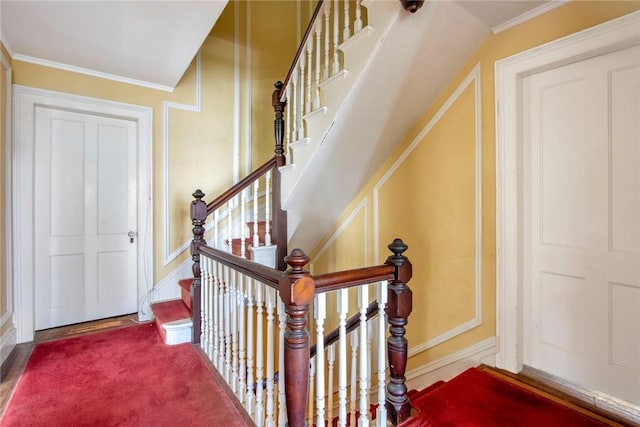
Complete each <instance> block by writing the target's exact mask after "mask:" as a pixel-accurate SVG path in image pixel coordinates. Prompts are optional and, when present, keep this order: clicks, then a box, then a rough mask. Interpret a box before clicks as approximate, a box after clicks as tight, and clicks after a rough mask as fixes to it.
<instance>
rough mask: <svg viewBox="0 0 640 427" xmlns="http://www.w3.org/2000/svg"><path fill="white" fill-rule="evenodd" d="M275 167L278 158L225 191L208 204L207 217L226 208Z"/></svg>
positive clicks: (271, 159) (273, 158)
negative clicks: (243, 191)
mask: <svg viewBox="0 0 640 427" xmlns="http://www.w3.org/2000/svg"><path fill="white" fill-rule="evenodd" d="M274 167H276V158H275V157H272V158H270V159H269V160H267V161H266V162H265V163H264V164H263V165H262V166H260V167H259V168H257V169H256V170H254V171H253V172H251V173H250V174H249V175H247V176H246V177H244V178H242V179H241V180H240V181H238V182H237V183H236V184H234V185H233V186H232V187H231V188H229V189H228V190H227V191H225V192H224V193H222V194H221V195H219V196H218V197H216V198H215V199H214V200H212V201H211V202H209V203H207V216H209V215H211V213H213V211H215V210H216V209H219V208H221V207H222V206H224V204H225V203H227V202H228V201H229V200H231V199H232V198H233V197H235V196H236V195H238V194H240V192H241V191H242V190H244V189H245V188H247V187H248V186H250V185H251V184H253V183H254V182H255V181H257V180H258V179H260V178H261V177H262V176H263V175H264V174H266V173H267V172H269V171H270V170H271V169H273V168H274Z"/></svg>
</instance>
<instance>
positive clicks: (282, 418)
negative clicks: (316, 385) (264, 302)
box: [278, 298, 287, 427]
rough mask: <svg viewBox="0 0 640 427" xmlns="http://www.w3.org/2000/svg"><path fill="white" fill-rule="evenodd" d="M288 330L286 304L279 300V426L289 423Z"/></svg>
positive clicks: (283, 426)
mask: <svg viewBox="0 0 640 427" xmlns="http://www.w3.org/2000/svg"><path fill="white" fill-rule="evenodd" d="M286 329H287V313H286V312H285V311H284V302H282V299H281V298H278V331H279V335H278V426H279V427H285V425H286V423H287V402H286V397H285V390H284V333H285V331H286Z"/></svg>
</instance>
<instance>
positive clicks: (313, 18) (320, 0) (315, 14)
mask: <svg viewBox="0 0 640 427" xmlns="http://www.w3.org/2000/svg"><path fill="white" fill-rule="evenodd" d="M322 3H324V0H318V4H317V5H316V9H315V10H314V11H313V15H312V16H311V20H310V21H309V26H308V27H307V31H306V32H305V33H304V37H302V41H301V42H300V46H298V50H297V51H296V56H294V57H293V62H292V63H291V67H290V68H289V71H288V72H287V77H286V78H285V79H284V84H283V85H282V87H287V84H289V80H290V79H291V76H292V75H293V72H294V71H295V69H296V65H298V59H300V55H302V53H303V52H304V47H305V45H306V44H307V40H308V39H309V35H310V34H311V33H312V32H313V23H314V22H316V18H317V17H318V14H319V13H320V9H321V8H322ZM284 95H285V94H284V93H281V94H280V96H281V98H280V99H281V100H282V97H283V96H284Z"/></svg>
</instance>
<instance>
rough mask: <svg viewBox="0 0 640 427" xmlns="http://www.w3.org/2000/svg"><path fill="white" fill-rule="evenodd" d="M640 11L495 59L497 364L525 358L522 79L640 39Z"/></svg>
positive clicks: (518, 363) (517, 365) (516, 363)
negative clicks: (523, 332) (521, 239)
mask: <svg viewBox="0 0 640 427" xmlns="http://www.w3.org/2000/svg"><path fill="white" fill-rule="evenodd" d="M639 25H640V11H639V12H633V13H630V14H628V15H625V16H622V17H620V18H617V19H614V20H611V21H609V22H605V23H603V24H600V25H597V26H595V27H591V28H588V29H585V30H583V31H580V32H577V33H574V34H571V35H569V36H566V37H563V38H560V39H557V40H554V41H552V42H549V43H546V44H544V45H542V46H537V47H534V48H532V49H529V50H526V51H524V52H521V53H518V54H516V55H513V56H510V57H508V58H505V59H502V60H499V61H496V64H495V98H496V103H495V108H496V110H495V116H496V298H497V301H496V307H497V325H496V327H497V335H498V339H499V345H498V348H499V351H498V354H497V358H496V365H497V366H498V367H499V368H503V369H506V370H509V371H512V372H519V371H520V370H522V364H523V354H522V346H523V334H522V326H523V318H522V304H523V298H524V295H523V289H522V283H521V282H520V280H519V274H520V271H521V269H522V261H521V260H520V256H519V254H520V251H521V249H522V248H521V246H522V242H521V241H520V239H519V237H518V236H519V232H520V229H521V221H520V219H519V210H520V206H519V202H518V196H519V193H520V191H519V189H520V187H521V185H522V167H521V162H520V161H519V160H518V159H519V158H520V157H521V155H522V136H521V135H522V123H521V118H520V116H519V111H521V107H522V103H523V96H522V79H523V78H524V77H526V76H528V75H530V74H532V73H535V72H541V71H546V70H549V69H552V68H555V67H559V66H562V65H566V64H569V63H572V62H576V61H580V60H583V59H587V58H591V57H595V56H598V55H601V54H604V53H607V52H612V51H615V50H619V49H623V48H627V47H632V46H636V45H640V33H638V26H639Z"/></svg>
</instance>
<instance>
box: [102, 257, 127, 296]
mask: <svg viewBox="0 0 640 427" xmlns="http://www.w3.org/2000/svg"><path fill="white" fill-rule="evenodd" d="M128 291H129V290H128V289H127V253H126V252H125V251H119V252H103V253H100V254H98V293H97V297H98V298H97V302H98V303H99V304H101V303H109V302H118V303H120V302H121V301H122V300H125V299H126V298H127V297H128Z"/></svg>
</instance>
